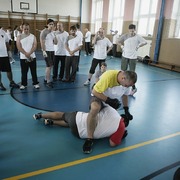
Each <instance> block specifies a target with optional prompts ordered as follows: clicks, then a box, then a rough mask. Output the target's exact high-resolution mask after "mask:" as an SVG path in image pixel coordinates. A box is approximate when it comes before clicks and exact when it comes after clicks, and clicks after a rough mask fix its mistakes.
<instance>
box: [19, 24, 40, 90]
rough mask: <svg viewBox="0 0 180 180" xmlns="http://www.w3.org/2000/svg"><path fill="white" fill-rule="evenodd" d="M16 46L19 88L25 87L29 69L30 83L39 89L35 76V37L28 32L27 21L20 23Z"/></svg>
mask: <svg viewBox="0 0 180 180" xmlns="http://www.w3.org/2000/svg"><path fill="white" fill-rule="evenodd" d="M16 43H17V48H18V50H19V52H20V65H21V86H20V90H24V89H26V88H27V85H28V81H27V77H28V70H29V69H30V72H31V76H32V84H33V86H34V88H35V89H39V88H40V86H39V82H38V78H37V63H36V55H35V50H36V48H37V40H36V37H35V36H34V35H33V34H31V33H30V26H29V24H28V23H23V24H22V34H21V35H19V36H18V37H17V40H16Z"/></svg>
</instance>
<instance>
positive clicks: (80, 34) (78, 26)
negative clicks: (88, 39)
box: [76, 24, 83, 71]
mask: <svg viewBox="0 0 180 180" xmlns="http://www.w3.org/2000/svg"><path fill="white" fill-rule="evenodd" d="M76 28H77V31H76V35H77V36H78V37H79V38H80V39H81V42H82V43H83V33H82V32H81V30H80V25H79V24H76ZM80 57H81V50H79V56H78V64H77V71H79V62H80Z"/></svg>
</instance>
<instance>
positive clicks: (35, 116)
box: [33, 112, 42, 120]
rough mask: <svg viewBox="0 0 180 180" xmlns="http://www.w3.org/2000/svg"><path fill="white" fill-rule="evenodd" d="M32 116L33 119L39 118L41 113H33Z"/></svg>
mask: <svg viewBox="0 0 180 180" xmlns="http://www.w3.org/2000/svg"><path fill="white" fill-rule="evenodd" d="M33 118H34V119H35V120H37V119H41V118H42V113H41V112H40V113H37V114H34V115H33Z"/></svg>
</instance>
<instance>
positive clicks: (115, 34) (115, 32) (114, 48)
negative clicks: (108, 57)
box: [111, 30, 119, 58]
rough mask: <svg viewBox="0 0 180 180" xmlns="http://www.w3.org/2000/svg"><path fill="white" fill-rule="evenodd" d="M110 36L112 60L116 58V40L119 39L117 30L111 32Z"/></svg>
mask: <svg viewBox="0 0 180 180" xmlns="http://www.w3.org/2000/svg"><path fill="white" fill-rule="evenodd" d="M111 34H112V36H113V49H112V54H113V56H112V58H113V57H116V56H117V40H118V38H119V35H118V31H117V30H116V31H112V30H111Z"/></svg>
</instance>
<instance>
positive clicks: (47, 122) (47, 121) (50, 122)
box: [44, 119, 53, 126]
mask: <svg viewBox="0 0 180 180" xmlns="http://www.w3.org/2000/svg"><path fill="white" fill-rule="evenodd" d="M44 124H45V125H46V126H48V125H53V120H51V119H44Z"/></svg>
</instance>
